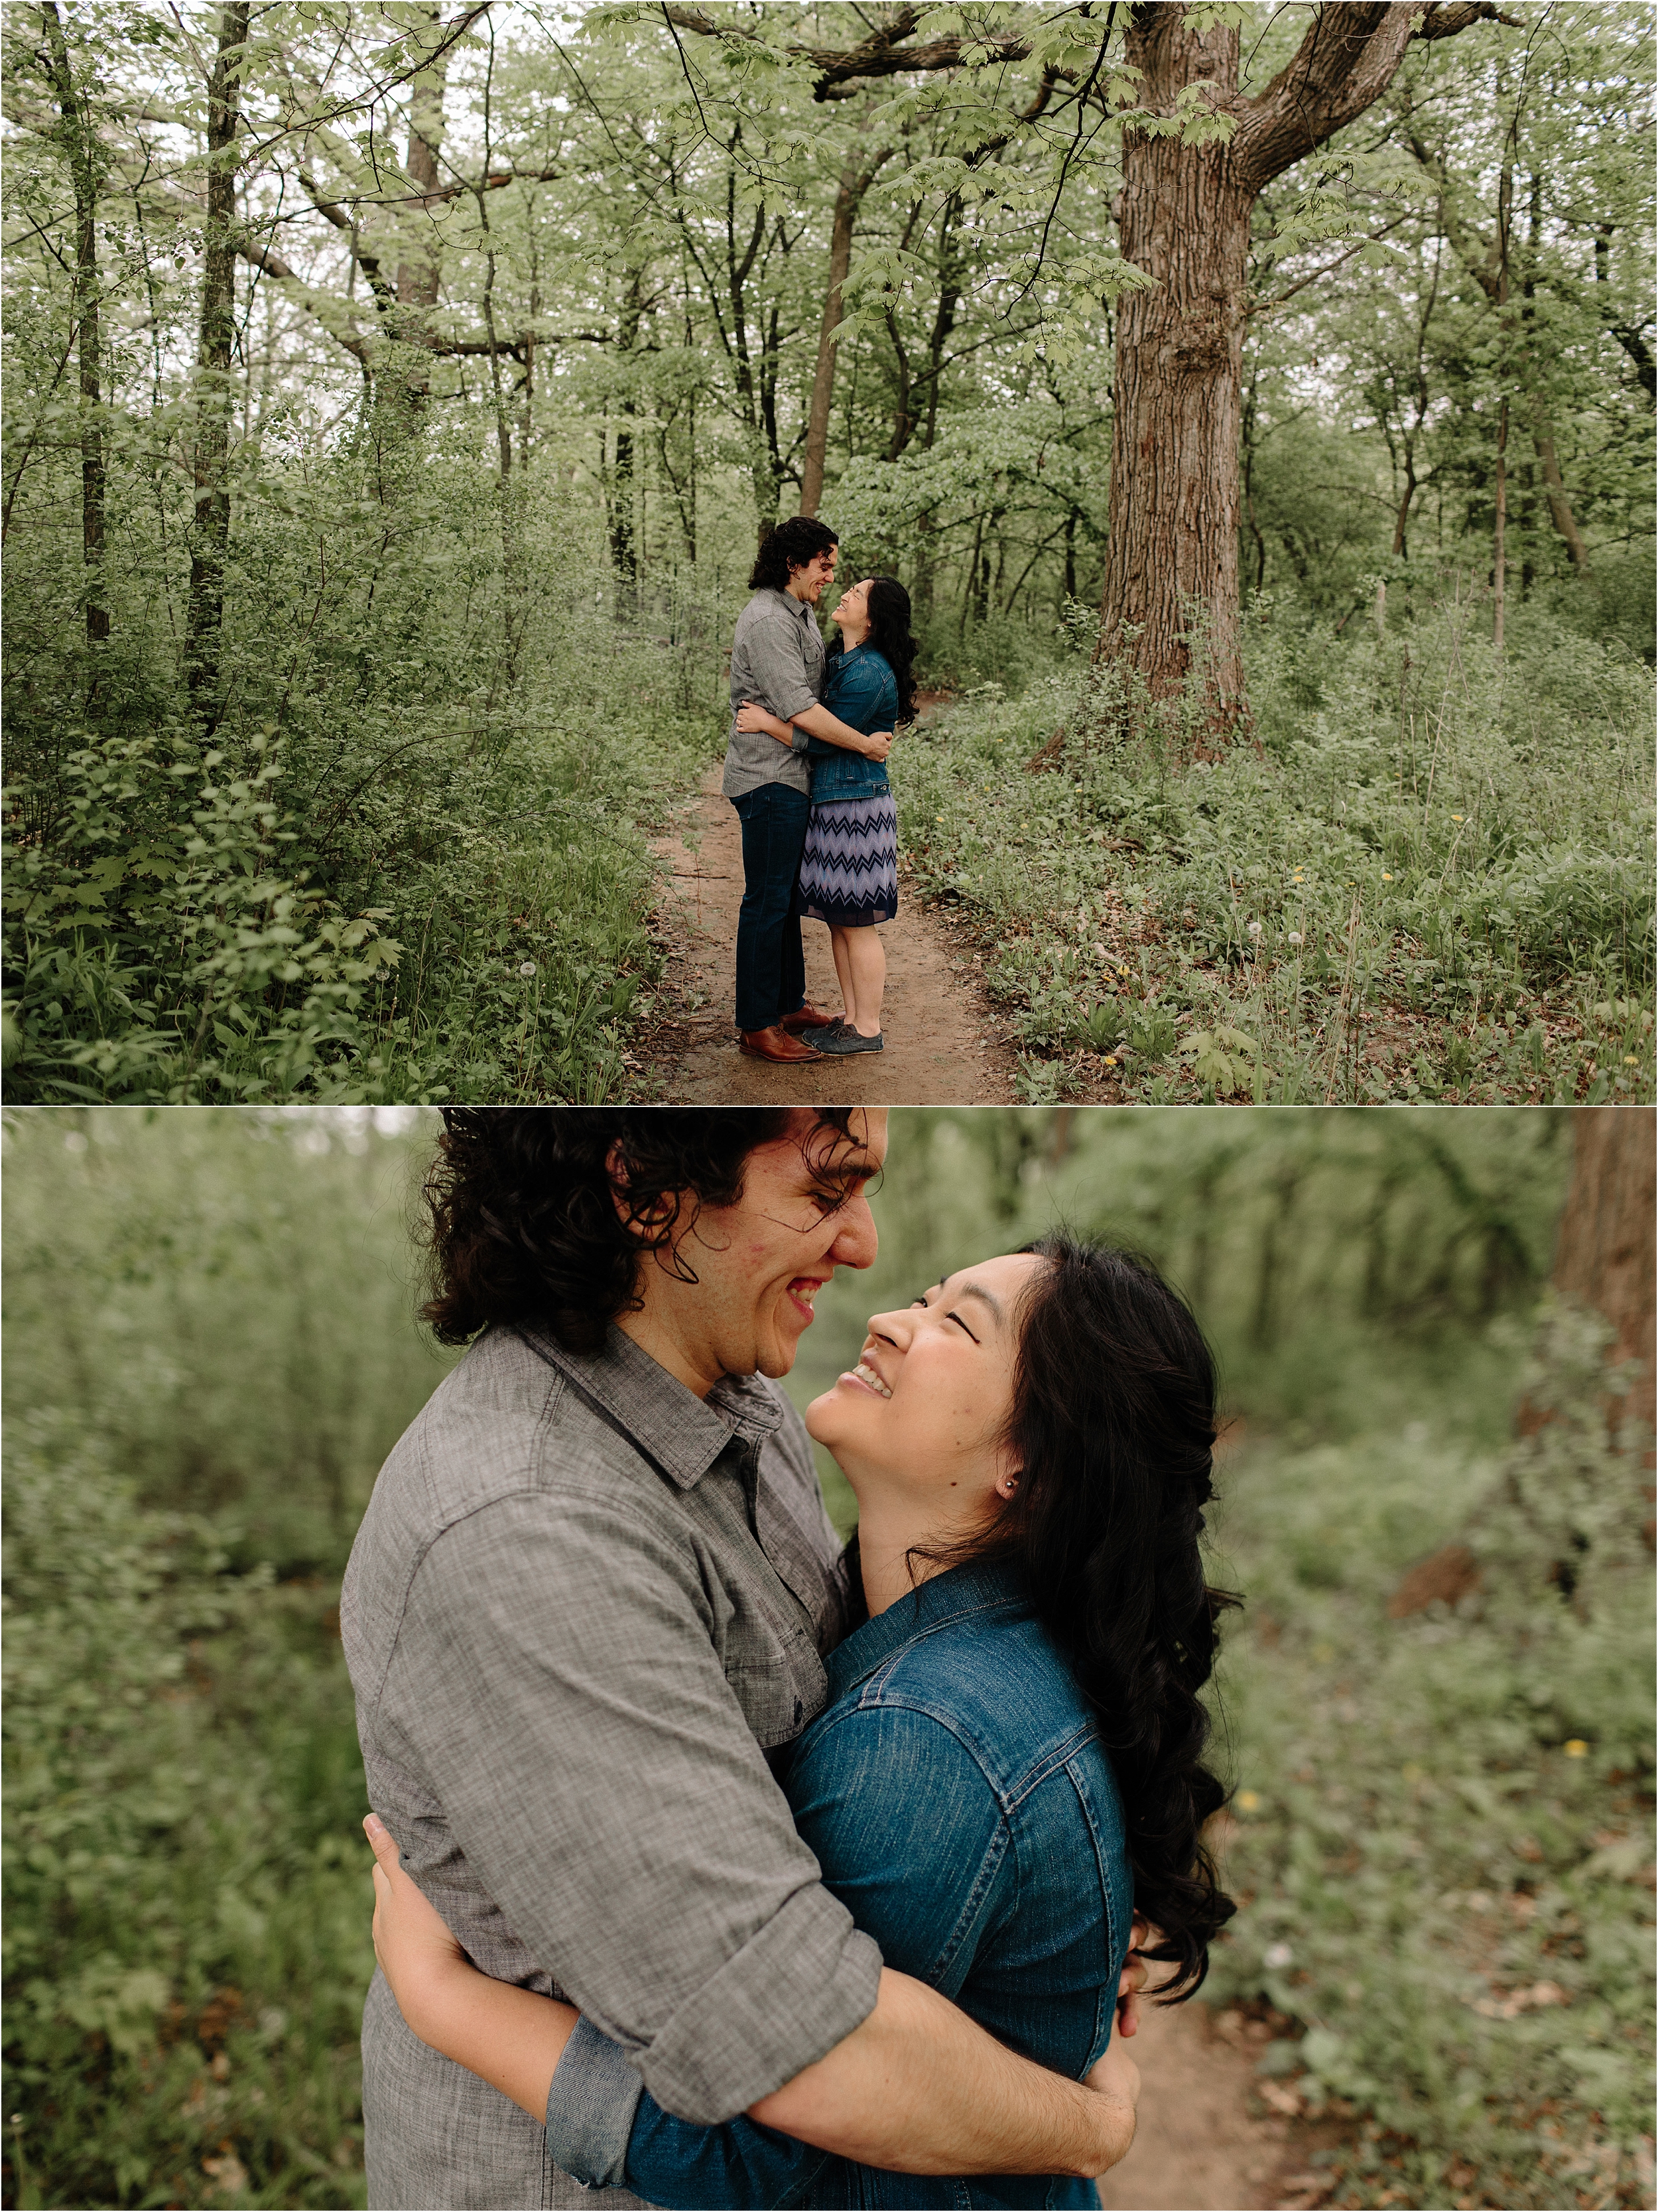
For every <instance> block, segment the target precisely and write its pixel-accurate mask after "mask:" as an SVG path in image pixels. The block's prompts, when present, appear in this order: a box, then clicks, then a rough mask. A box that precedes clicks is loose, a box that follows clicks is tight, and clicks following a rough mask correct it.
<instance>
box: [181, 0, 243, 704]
mask: <svg viewBox="0 0 1658 2212" xmlns="http://www.w3.org/2000/svg"><path fill="white" fill-rule="evenodd" d="M247 19H248V4H247V0H240V4H238V5H231V6H227V7H224V8H222V9H220V10H219V50H218V53H217V55H216V58H215V60H214V64H213V75H212V77H211V79H210V82H209V85H208V96H207V221H206V223H205V224H204V226H203V234H202V249H203V250H202V324H201V338H200V343H199V348H198V350H197V362H196V450H195V453H194V456H193V466H194V471H195V477H196V527H195V534H194V537H193V538H192V539H191V549H190V605H189V612H188V615H187V617H186V621H185V669H186V671H188V676H189V682H190V696H191V702H192V703H193V705H194V706H195V708H196V709H197V713H198V714H206V715H207V716H208V717H209V719H212V718H213V717H214V713H215V710H214V708H213V705H212V702H213V700H214V698H215V697H216V694H217V691H218V687H219V641H220V637H221V635H222V626H223V618H224V568H225V556H226V554H227V552H228V550H229V544H230V484H229V481H228V474H227V471H228V463H229V459H230V417H231V410H232V408H233V406H234V390H233V387H232V384H231V374H230V372H231V356H232V354H233V352H234V348H235V343H236V241H235V224H236V166H235V154H236V129H237V125H238V123H239V121H240V99H241V82H240V79H241V65H242V50H243V48H244V47H245V46H246V44H247Z"/></svg>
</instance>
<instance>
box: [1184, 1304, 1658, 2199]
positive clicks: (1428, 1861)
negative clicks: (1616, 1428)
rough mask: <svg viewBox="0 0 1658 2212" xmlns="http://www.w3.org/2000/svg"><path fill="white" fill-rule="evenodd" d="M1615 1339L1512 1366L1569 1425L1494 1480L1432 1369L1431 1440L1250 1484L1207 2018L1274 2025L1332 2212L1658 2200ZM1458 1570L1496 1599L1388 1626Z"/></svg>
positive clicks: (1422, 1430) (1239, 1563)
mask: <svg viewBox="0 0 1658 2212" xmlns="http://www.w3.org/2000/svg"><path fill="white" fill-rule="evenodd" d="M1498 1334H1499V1336H1500V1337H1501V1338H1502V1339H1503V1341H1504V1342H1505V1343H1506V1344H1508V1345H1509V1346H1515V1345H1516V1343H1517V1342H1518V1341H1520V1340H1521V1339H1520V1336H1519V1332H1518V1331H1517V1328H1516V1326H1515V1324H1514V1323H1513V1322H1509V1323H1505V1324H1503V1325H1502V1326H1501V1327H1500V1328H1499V1331H1498ZM1605 1334H1606V1332H1605V1330H1604V1328H1602V1326H1601V1325H1600V1323H1599V1322H1595V1321H1589V1320H1586V1319H1585V1318H1584V1317H1583V1316H1581V1315H1572V1314H1570V1313H1567V1312H1558V1311H1556V1312H1551V1313H1550V1314H1549V1315H1548V1316H1547V1317H1546V1319H1545V1321H1544V1322H1543V1323H1542V1324H1541V1325H1540V1332H1539V1334H1538V1338H1537V1341H1536V1345H1535V1348H1534V1352H1533V1356H1532V1358H1530V1360H1529V1362H1528V1363H1527V1364H1525V1365H1524V1366H1523V1367H1522V1368H1521V1370H1520V1371H1519V1373H1518V1374H1517V1376H1516V1375H1515V1364H1514V1362H1513V1358H1512V1353H1511V1354H1510V1358H1509V1360H1508V1361H1505V1362H1504V1363H1503V1364H1504V1365H1505V1366H1506V1367H1507V1368H1508V1370H1509V1383H1510V1389H1512V1383H1513V1381H1514V1380H1518V1381H1519V1382H1520V1383H1521V1385H1522V1386H1523V1388H1524V1390H1525V1394H1526V1398H1527V1403H1528V1405H1529V1407H1530V1408H1531V1409H1532V1411H1533V1414H1537V1413H1542V1414H1546V1416H1547V1418H1546V1419H1545V1420H1544V1421H1543V1424H1542V1425H1541V1426H1540V1427H1539V1428H1537V1429H1536V1431H1535V1432H1534V1433H1533V1434H1532V1435H1530V1436H1528V1437H1522V1438H1520V1439H1519V1440H1517V1441H1509V1442H1508V1443H1505V1444H1500V1445H1498V1447H1497V1449H1491V1448H1490V1439H1489V1437H1480V1436H1479V1435H1477V1434H1475V1433H1472V1432H1471V1430H1470V1425H1469V1418H1468V1417H1469V1412H1470V1407H1469V1403H1468V1400H1469V1395H1470V1382H1471V1377H1470V1376H1469V1375H1468V1374H1467V1372H1465V1373H1463V1374H1462V1375H1461V1376H1458V1377H1457V1378H1456V1379H1455V1381H1454V1382H1453V1381H1452V1379H1451V1378H1450V1377H1449V1376H1446V1377H1444V1378H1442V1380H1441V1382H1440V1383H1439V1385H1438V1387H1437V1388H1436V1387H1435V1384H1434V1383H1433V1380H1432V1378H1431V1377H1430V1376H1429V1375H1428V1374H1427V1373H1425V1372H1424V1373H1422V1374H1413V1376H1412V1389H1411V1391H1410V1394H1409V1395H1410V1398H1411V1401H1412V1402H1411V1405H1410V1407H1409V1413H1410V1418H1404V1416H1405V1414H1406V1407H1405V1405H1404V1404H1403V1402H1402V1401H1401V1403H1400V1406H1399V1407H1398V1408H1397V1409H1396V1412H1395V1417H1394V1421H1393V1422H1391V1423H1388V1422H1379V1423H1377V1424H1376V1425H1374V1426H1370V1425H1367V1426H1366V1427H1364V1428H1363V1429H1362V1430H1361V1431H1359V1432H1357V1433H1355V1434H1353V1435H1351V1436H1349V1437H1345V1438H1338V1439H1333V1440H1328V1439H1327V1440H1323V1441H1320V1442H1316V1443H1303V1445H1302V1446H1300V1447H1299V1448H1297V1446H1296V1445H1294V1444H1293V1443H1289V1442H1286V1441H1285V1440H1284V1439H1283V1438H1281V1437H1276V1436H1275V1435H1274V1434H1273V1433H1272V1431H1268V1432H1267V1433H1266V1434H1265V1435H1264V1436H1261V1437H1255V1438H1251V1439H1249V1440H1248V1441H1246V1443H1244V1445H1243V1447H1242V1450H1241V1451H1240V1453H1239V1454H1238V1455H1237V1457H1236V1462H1235V1463H1234V1465H1233V1466H1232V1467H1231V1468H1230V1470H1229V1472H1228V1474H1227V1478H1226V1482H1225V1492H1226V1498H1227V1503H1226V1506H1225V1510H1224V1516H1223V1521H1222V1526H1221V1530H1220V1553H1221V1558H1220V1561H1219V1563H1218V1565H1219V1571H1220V1572H1221V1573H1222V1574H1223V1575H1224V1576H1225V1577H1227V1578H1229V1579H1230V1580H1232V1581H1233V1582H1234V1583H1236V1585H1237V1586H1238V1587H1240V1588H1242V1589H1243V1590H1244V1591H1245V1592H1246V1593H1247V1596H1248V1607H1247V1611H1246V1613H1245V1614H1244V1616H1243V1618H1242V1623H1241V1625H1240V1626H1237V1627H1236V1628H1235V1630H1234V1632H1233V1634H1232V1637H1231V1638H1230V1642H1229V1648H1228V1656H1227V1660H1226V1662H1225V1666H1224V1672H1223V1675H1222V1707H1223V1712H1224V1730H1225V1736H1226V1741H1227V1749H1228V1753H1229V1758H1230V1766H1231V1770H1232V1774H1233V1778H1234V1779H1235V1781H1236V1785H1237V1787H1236V1795H1235V1796H1234V1798H1233V1801H1232V1808H1231V1814H1230V1819H1228V1820H1226V1821H1225V1822H1224V1831H1225V1833H1224V1846H1223V1849H1224V1871H1225V1875H1226V1879H1227V1881H1228V1883H1229V1886H1230V1887H1231V1888H1232V1889H1233V1891H1234V1892H1235V1893H1236V1895H1237V1896H1238V1898H1239V1900H1240V1905H1241V1908H1242V1909H1241V1910H1240V1912H1239V1914H1238V1917H1237V1918H1236V1921H1235V1922H1234V1923H1233V1925H1232V1927H1231V1929H1230V1930H1229V1932H1228V1933H1227V1935H1226V1936H1224V1938H1223V1940H1222V1942H1221V1943H1220V1944H1219V1945H1218V1948H1217V1950H1216V1953H1215V1965H1214V1971H1213V1972H1212V1977H1211V1980H1210V1984H1209V1987H1208V1990H1207V1991H1206V1995H1207V1996H1208V1997H1209V1998H1210V2000H1211V2001H1212V2002H1214V2003H1215V2004H1217V2005H1220V2006H1223V2007H1224V2006H1225V2005H1227V2004H1231V2005H1233V2006H1239V2007H1242V2008H1243V2010H1244V2012H1245V2013H1246V2014H1248V2013H1249V2012H1253V2013H1254V2015H1256V2016H1257V2017H1260V2016H1263V2015H1264V2016H1265V2017H1266V2018H1268V2019H1269V2020H1271V2021H1273V2022H1274V2023H1275V2024H1276V2025H1277V2027H1278V2030H1279V2033H1278V2035H1277V2036H1276V2038H1275V2039H1273V2040H1272V2041H1271V2042H1270V2043H1268V2044H1267V2045H1266V2050H1265V2052H1264V2054H1263V2055H1262V2057H1261V2060H1260V2070H1261V2074H1262V2075H1263V2077H1264V2081H1265V2083H1266V2087H1265V2088H1264V2090H1263V2094H1264V2095H1265V2096H1266V2098H1267V2100H1268V2101H1269V2102H1270V2103H1271V2104H1272V2106H1274V2107H1275V2108H1276V2109H1277V2110H1278V2111H1279V2112H1291V2113H1293V2112H1306V2113H1309V2114H1310V2115H1312V2116H1313V2117H1315V2118H1319V2119H1321V2120H1322V2121H1323V2122H1324V2123H1325V2127H1324V2129H1323V2130H1322V2132H1323V2133H1324V2134H1325V2136H1327V2137H1330V2136H1333V2138H1334V2146H1333V2148H1326V2149H1324V2150H1321V2151H1320V2152H1317V2153H1315V2154H1314V2167H1315V2172H1318V2173H1320V2174H1321V2179H1322V2188H1321V2190H1320V2191H1315V2192H1314V2193H1313V2195H1312V2197H1311V2198H1310V2200H1309V2201H1314V2202H1318V2203H1330V2204H1339V2205H1388V2204H1394V2205H1398V2204H1417V2205H1421V2204H1439V2205H1467V2206H1497V2207H1503V2206H1540V2207H1546V2206H1556V2205H1561V2204H1576V2205H1600V2206H1613V2205H1627V2206H1635V2205H1640V2204H1645V2203H1650V2201H1651V2199H1650V2187H1651V2178H1650V2144H1649V2139H1648V2141H1647V2142H1645V2143H1644V2144H1643V2132H1644V2131H1646V2130H1649V2127H1650V2118H1651V2068H1652V2059H1653V2049H1652V2018H1651V2003H1650V1997H1651V1986H1650V1983H1651V1954H1652V1879H1653V1875H1652V1857H1653V1853H1652V1833H1651V1821H1652V1753H1651V1720H1652V1714H1651V1675H1652V1667H1651V1659H1652V1617H1653V1595H1654V1594H1653V1583H1652V1571H1651V1559H1650V1555H1649V1552H1648V1551H1647V1549H1646V1547H1645V1546H1644V1545H1643V1541H1642V1538H1641V1534H1640V1522H1641V1519H1642V1516H1643V1514H1644V1513H1645V1512H1646V1510H1648V1509H1647V1508H1646V1506H1645V1505H1644V1504H1643V1497H1644V1481H1645V1478H1644V1476H1643V1473H1642V1470H1641V1466H1640V1460H1641V1446H1642V1443H1643V1440H1642V1439H1639V1438H1637V1437H1633V1436H1631V1437H1626V1438H1625V1439H1623V1440H1622V1442H1621V1443H1609V1442H1608V1439H1607V1434H1606V1420H1605V1415H1604V1412H1603V1407H1604V1404H1605V1395H1604V1393H1605V1377H1604V1376H1603V1374H1602V1372H1601V1369H1600V1355H1601V1351H1602V1347H1603V1345H1604V1341H1605ZM1475 1373H1476V1375H1477V1373H1478V1370H1475ZM1473 1395H1475V1396H1476V1397H1477V1396H1478V1395H1479V1381H1478V1380H1474V1381H1473ZM1511 1402H1512V1401H1511V1400H1510V1403H1511ZM1493 1410H1495V1408H1494V1409H1493ZM1454 1541H1455V1542H1460V1543H1461V1544H1463V1545H1465V1546H1466V1547H1467V1550H1468V1552H1469V1553H1471V1554H1472V1563H1471V1564H1472V1572H1471V1573H1470V1574H1468V1575H1467V1576H1465V1577H1463V1579H1465V1580H1466V1581H1467V1583H1469V1586H1468V1587H1467V1588H1465V1589H1462V1590H1461V1594H1460V1595H1458V1594H1457V1593H1456V1589H1455V1583H1453V1584H1451V1585H1448V1588H1449V1589H1450V1591H1451V1595H1450V1596H1449V1597H1442V1598H1439V1599H1435V1600H1432V1601H1430V1602H1429V1603H1428V1604H1427V1606H1426V1608H1425V1610H1424V1611H1421V1612H1419V1613H1414V1614H1412V1616H1410V1617H1408V1618H1404V1619H1400V1620H1391V1619H1389V1618H1388V1600H1389V1598H1390V1596H1391V1595H1392V1594H1393V1592H1394V1590H1395V1589H1397V1587H1398V1586H1399V1584H1400V1578H1401V1577H1402V1576H1403V1575H1404V1573H1405V1571H1406V1569H1407V1567H1409V1566H1410V1565H1412V1562H1414V1561H1417V1560H1418V1559H1421V1558H1422V1556H1423V1555H1424V1553H1431V1552H1433V1551H1434V1550H1435V1548H1436V1547H1439V1546H1441V1545H1446V1544H1449V1543H1452V1542H1454Z"/></svg>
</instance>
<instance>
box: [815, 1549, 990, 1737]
mask: <svg viewBox="0 0 1658 2212" xmlns="http://www.w3.org/2000/svg"><path fill="white" fill-rule="evenodd" d="M1021 1602H1022V1600H1021V1598H1020V1595H1019V1589H1018V1584H1017V1580H1016V1578H1015V1577H1014V1573H1013V1570H1012V1568H1011V1567H1009V1566H999V1565H984V1564H981V1563H977V1562H973V1561H969V1564H968V1565H966V1566H963V1567H951V1568H950V1570H949V1571H947V1572H946V1573H944V1574H942V1575H933V1576H931V1577H929V1578H928V1579H927V1580H926V1582H924V1583H920V1584H919V1585H918V1587H917V1588H916V1589H914V1590H913V1591H911V1592H910V1593H909V1594H908V1595H906V1596H903V1597H901V1598H899V1599H898V1600H897V1601H896V1603H895V1604H892V1605H890V1606H889V1607H887V1609H886V1611H885V1612H884V1613H877V1614H876V1616H875V1618H874V1620H867V1621H865V1623H864V1625H863V1626H862V1627H861V1628H856V1629H854V1630H853V1632H852V1634H851V1635H850V1636H848V1637H847V1639H846V1641H845V1642H844V1643H843V1644H837V1645H836V1647H835V1650H833V1651H831V1652H830V1654H829V1657H828V1658H827V1659H826V1660H825V1661H824V1662H823V1663H824V1667H825V1668H826V1670H827V1672H828V1674H829V1699H830V1702H831V1703H833V1702H834V1700H835V1699H837V1698H843V1697H845V1696H846V1694H847V1692H848V1691H849V1690H852V1689H854V1688H855V1687H856V1686H857V1685H858V1684H859V1682H862V1681H865V1680H867V1679H868V1677H869V1676H870V1675H872V1674H875V1673H876V1672H877V1671H878V1669H879V1668H882V1667H884V1665H885V1664H886V1662H887V1661H888V1660H889V1659H894V1658H896V1656H898V1654H899V1653H900V1652H901V1651H902V1650H905V1649H906V1648H907V1646H908V1645H909V1644H914V1643H915V1642H916V1641H917V1640H918V1638H920V1637H923V1636H926V1635H927V1634H928V1633H929V1632H931V1631H932V1630H933V1629H935V1628H942V1627H943V1626H944V1624H945V1623H946V1622H947V1621H952V1620H961V1619H962V1618H963V1615H964V1614H967V1613H987V1612H989V1611H990V1610H991V1609H992V1608H993V1607H999V1606H1010V1605H1018V1604H1020V1603H1021Z"/></svg>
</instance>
